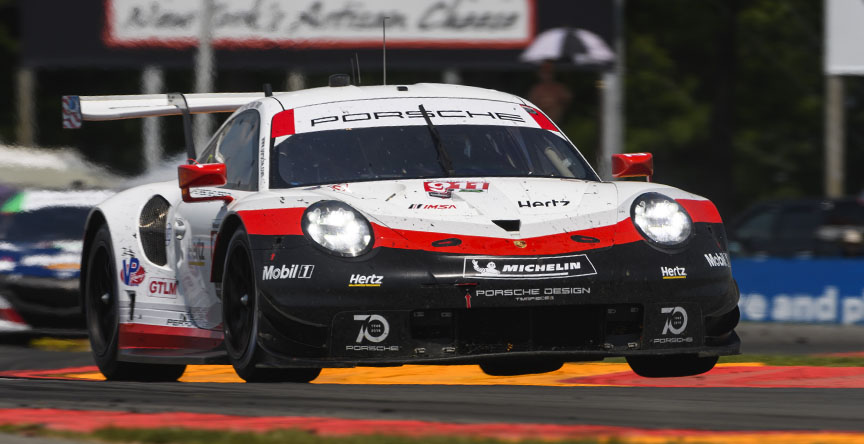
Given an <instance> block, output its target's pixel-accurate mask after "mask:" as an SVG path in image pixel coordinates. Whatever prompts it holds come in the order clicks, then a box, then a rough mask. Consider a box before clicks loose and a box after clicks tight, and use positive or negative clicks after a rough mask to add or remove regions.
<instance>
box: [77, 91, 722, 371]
mask: <svg viewBox="0 0 864 444" xmlns="http://www.w3.org/2000/svg"><path fill="white" fill-rule="evenodd" d="M192 101H193V99H190V103H192ZM221 164H224V170H219V168H222V167H221V166H219V165H221ZM214 165H216V166H215V167H214ZM181 170H183V171H181V179H180V184H181V187H182V186H183V185H184V183H185V184H186V185H187V186H186V187H184V188H183V190H181V188H178V182H176V181H172V182H166V183H158V184H151V185H146V186H141V187H138V188H134V189H131V190H128V191H125V192H122V193H120V194H118V196H117V197H115V198H113V199H111V200H109V201H108V202H106V203H104V204H102V205H100V206H99V208H97V209H96V210H95V211H94V213H93V214H91V216H90V220H89V222H88V226H87V240H86V241H85V243H86V245H85V253H84V258H83V259H82V263H83V264H85V265H84V266H85V268H86V267H87V266H88V265H87V264H88V263H92V261H93V260H94V258H93V257H92V254H93V252H94V251H97V253H98V249H97V248H96V247H94V241H97V240H98V239H101V238H104V237H105V236H110V241H109V242H107V243H105V242H103V243H104V244H106V245H108V246H110V256H108V257H110V258H111V259H110V264H109V265H110V268H111V269H112V272H111V274H112V280H113V282H112V283H111V285H109V286H107V287H105V286H103V287H104V288H108V290H106V291H108V292H109V293H110V292H111V291H113V292H114V293H116V296H115V295H114V294H111V295H108V296H110V298H115V297H116V313H117V321H116V322H117V327H116V328H117V334H116V341H115V346H116V350H117V352H116V361H118V362H127V363H143V364H146V365H152V364H165V365H168V364H172V365H182V364H186V363H200V362H230V363H232V364H234V367H235V369H237V370H238V373H240V374H241V376H243V377H244V378H246V379H247V380H262V379H272V378H274V376H273V375H275V374H276V373H274V372H276V371H277V370H284V371H288V370H285V369H291V368H294V369H318V368H321V367H351V366H359V365H401V364H408V363H438V364H450V363H479V364H481V365H484V366H485V367H484V370H487V371H488V372H490V373H492V374H508V373H520V372H532V371H545V370H544V369H546V370H548V369H554V368H555V365H556V363H557V365H558V366H560V363H561V362H567V361H580V360H599V359H603V358H604V357H608V356H622V355H623V356H628V357H631V358H634V359H637V358H638V357H640V356H644V357H656V358H662V357H664V356H666V357H670V359H672V360H671V361H668V360H667V362H666V363H665V364H664V365H666V366H668V365H675V362H677V361H674V359H675V358H676V357H690V358H691V359H690V360H691V361H692V360H693V359H697V360H698V359H708V360H710V359H711V358H712V357H715V358H714V361H716V356H718V355H724V354H734V353H737V352H738V348H739V340H738V337H737V336H736V335H735V333H734V331H733V328H734V326H735V325H736V324H737V320H738V312H737V308H736V307H737V300H738V291H737V287H736V286H735V283H734V280H733V279H732V275H731V270H730V267H729V263H728V258H727V251H726V238H725V232H724V229H723V225H722V221H721V219H720V216H719V214H718V212H717V210H716V208H715V207H714V205H713V204H712V203H711V202H710V201H708V200H706V199H705V198H703V197H700V196H696V195H694V194H691V193H688V192H685V191H682V190H679V189H676V188H672V187H668V186H664V185H659V184H654V183H644V182H633V181H627V182H623V181H622V182H608V181H601V180H600V179H599V177H598V176H597V174H596V173H595V172H594V170H593V169H592V168H591V167H590V165H589V164H588V163H587V162H586V161H585V159H584V157H583V156H582V155H581V154H580V153H579V152H578V150H577V149H576V148H575V147H574V146H573V145H572V143H571V142H570V141H569V140H568V139H567V137H566V136H565V135H564V134H563V133H562V132H561V131H560V129H559V128H558V127H557V126H555V124H554V123H552V122H551V121H550V120H549V119H548V118H547V117H546V116H545V115H544V114H543V113H542V112H541V111H540V110H538V109H537V108H536V107H535V106H533V105H532V104H531V103H529V102H527V101H525V100H524V99H521V98H519V97H516V96H513V95H509V94H504V93H500V92H496V91H491V90H485V89H479V88H469V87H461V86H452V85H429V84H421V85H409V86H399V87H397V86H377V87H354V86H347V87H341V88H332V87H331V88H318V89H311V90H305V91H299V92H294V93H285V94H276V95H274V96H272V97H262V98H260V99H256V100H250V101H249V102H248V103H246V104H244V105H242V106H239V107H238V108H237V109H236V111H235V112H234V113H233V114H232V116H231V117H230V118H229V119H228V120H227V121H226V122H225V124H223V125H222V127H221V128H220V129H219V130H218V131H217V133H216V134H215V135H214V136H213V138H212V139H211V141H210V143H209V145H208V146H207V147H204V148H203V149H202V150H200V154H199V155H198V160H197V165H192V166H185V167H181ZM211 170H212V174H211V173H207V171H211ZM217 170H218V171H217ZM190 171H191V172H190ZM184 174H185V176H184ZM208 174H209V175H208ZM214 174H215V176H218V177H221V178H222V180H221V181H220V180H211V179H213V177H214ZM184 177H185V179H184ZM190 178H191V179H190ZM223 182H224V185H222V183H223ZM202 184H204V185H203V186H201V185H202ZM207 184H211V185H207ZM212 184H218V186H217V185H212ZM100 230H103V231H107V232H108V233H110V235H105V234H103V235H100V236H101V238H100V237H99V236H97V234H98V233H99V232H100ZM100 242H101V241H100ZM97 243H98V242H97ZM85 273H87V271H86V270H85ZM93 279H94V282H98V277H94V278H93ZM85 284H86V283H85ZM100 288H102V287H100ZM99 291H102V290H101V289H100V290H99ZM89 293H93V297H94V298H95V297H103V296H105V295H102V296H100V295H98V294H95V293H94V292H93V291H90V292H89ZM89 293H88V290H87V289H85V294H89ZM96 293H98V291H97V292H96ZM106 294H107V293H106ZM103 299H104V297H103ZM113 300H114V299H112V301H113ZM97 305H98V304H97ZM97 308H98V306H97ZM94 310H96V311H94V313H97V314H98V313H100V312H99V311H98V309H94ZM108 314H110V312H108ZM108 328H109V329H110V328H111V327H110V326H109V327H108ZM97 330H98V329H97ZM96 333H97V335H98V334H102V336H104V337H103V338H102V339H103V342H106V343H110V342H111V332H110V331H107V332H101V333H100V332H99V331H96ZM93 334H94V330H93V328H91V336H92V335H93ZM109 345H110V344H109ZM688 362H689V361H688ZM550 365H551V366H550ZM631 365H632V362H631ZM711 365H712V366H713V362H712V363H711ZM708 368H710V366H709V367H708ZM256 369H263V370H256ZM265 370H266V371H268V372H270V373H267V375H269V377H264V376H262V375H264V374H265V373H264V372H265ZM702 371H704V370H702ZM103 372H104V369H103ZM637 372H638V370H637ZM646 373H650V372H646ZM685 373H687V372H685ZM689 373H693V372H692V371H691V372H689ZM282 374H283V375H284V374H286V373H284V372H283V373H282ZM316 374H317V373H316ZM256 375H257V376H256ZM247 376H248V377H247ZM307 376H308V374H307ZM649 376H650V375H649ZM312 377H314V376H312ZM294 379H311V378H308V377H307V378H294Z"/></svg>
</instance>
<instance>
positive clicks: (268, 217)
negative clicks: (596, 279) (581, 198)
mask: <svg viewBox="0 0 864 444" xmlns="http://www.w3.org/2000/svg"><path fill="white" fill-rule="evenodd" d="M678 203H680V204H681V206H683V207H684V208H685V209H686V210H687V212H688V213H689V214H690V218H691V219H692V220H693V222H694V223H700V222H701V223H721V222H722V221H721V219H720V214H719V213H718V212H717V208H716V207H715V206H714V204H713V203H711V201H708V200H692V199H680V200H678ZM305 210H306V209H305V208H278V209H269V210H245V211H239V212H238V214H239V215H240V217H241V218H242V219H243V224H244V225H245V226H246V232H247V233H249V234H253V235H270V236H276V235H302V234H303V230H302V229H301V228H300V221H301V219H302V217H303V212H304V211H305ZM372 229H373V231H374V234H375V247H376V248H377V247H387V248H398V249H403V250H425V251H439V252H442V253H459V254H487V255H501V256H503V255H507V256H532V255H544V254H547V255H552V254H564V253H571V252H576V251H587V250H595V249H598V248H605V247H609V246H612V245H623V244H628V243H632V242H639V241H641V240H642V236H641V235H640V234H639V232H638V231H637V230H636V227H635V226H634V225H633V221H632V220H631V219H630V218H629V217H628V218H626V219H623V220H621V221H619V222H617V223H616V224H614V225H607V226H602V227H596V228H589V229H586V230H578V231H569V232H566V233H556V234H551V235H548V236H537V237H531V238H520V239H510V238H498V237H487V236H471V235H464V234H453V233H443V232H442V233H439V232H428V231H415V230H402V229H394V228H389V227H385V226H383V225H379V224H375V223H373V224H372ZM573 236H582V237H583V238H594V239H597V242H593V243H592V242H585V241H582V242H579V241H576V240H573ZM447 238H458V239H459V240H460V241H462V242H461V244H459V245H454V246H442V247H434V246H432V242H435V241H440V240H442V239H447ZM517 244H519V245H522V246H519V245H517Z"/></svg>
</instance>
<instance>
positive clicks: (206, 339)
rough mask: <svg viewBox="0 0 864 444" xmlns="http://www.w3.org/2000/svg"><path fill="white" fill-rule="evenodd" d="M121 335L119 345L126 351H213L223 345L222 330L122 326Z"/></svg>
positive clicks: (144, 325) (140, 325) (141, 325)
mask: <svg viewBox="0 0 864 444" xmlns="http://www.w3.org/2000/svg"><path fill="white" fill-rule="evenodd" d="M119 333H120V335H119V338H118V343H119V346H120V348H121V349H124V350H129V349H141V348H158V349H165V348H174V349H193V350H211V349H214V348H216V347H218V346H219V345H220V344H222V331H221V330H204V329H201V328H189V327H168V326H161V325H146V324H120V329H119Z"/></svg>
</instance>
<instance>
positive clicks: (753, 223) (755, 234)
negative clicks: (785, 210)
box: [735, 207, 777, 240]
mask: <svg viewBox="0 0 864 444" xmlns="http://www.w3.org/2000/svg"><path fill="white" fill-rule="evenodd" d="M776 223H777V209H776V208H773V207H769V208H767V209H766V210H764V211H761V212H758V213H756V214H753V215H752V216H750V217H749V218H748V219H746V220H744V221H743V222H741V223H740V224H739V225H738V227H737V230H735V237H737V238H738V239H740V240H745V239H760V240H767V239H770V238H771V237H772V236H771V235H772V234H773V231H774V226H775V224H776Z"/></svg>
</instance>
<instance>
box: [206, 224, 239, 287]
mask: <svg viewBox="0 0 864 444" xmlns="http://www.w3.org/2000/svg"><path fill="white" fill-rule="evenodd" d="M241 227H243V220H242V219H240V216H238V215H237V214H229V215H228V216H226V217H225V219H224V220H223V221H222V225H220V226H219V233H218V234H217V235H216V240H215V242H214V244H213V260H212V262H211V266H210V282H213V283H216V284H222V272H223V270H224V268H225V256H226V255H227V254H228V244H229V243H230V241H231V237H232V236H234V232H235V231H237V229H238V228H241Z"/></svg>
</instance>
